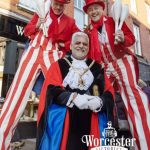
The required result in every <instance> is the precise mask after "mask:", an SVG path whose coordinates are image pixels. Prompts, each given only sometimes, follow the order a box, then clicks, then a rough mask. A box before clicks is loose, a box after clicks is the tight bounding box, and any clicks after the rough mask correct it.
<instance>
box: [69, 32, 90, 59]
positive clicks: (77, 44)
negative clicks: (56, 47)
mask: <svg viewBox="0 0 150 150" xmlns="http://www.w3.org/2000/svg"><path fill="white" fill-rule="evenodd" d="M71 50H72V56H73V57H74V58H75V59H78V60H83V59H84V58H86V56H87V54H88V52H89V39H88V37H87V36H85V35H76V36H75V37H74V39H73V41H72V43H71Z"/></svg>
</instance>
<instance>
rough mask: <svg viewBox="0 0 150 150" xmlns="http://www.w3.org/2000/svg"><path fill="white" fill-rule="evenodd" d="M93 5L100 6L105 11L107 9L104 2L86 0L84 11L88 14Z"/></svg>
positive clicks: (100, 0)
mask: <svg viewBox="0 0 150 150" xmlns="http://www.w3.org/2000/svg"><path fill="white" fill-rule="evenodd" d="M92 4H99V5H100V6H102V7H103V10H104V9H105V3H104V2H103V1H102V0H85V5H84V7H83V10H84V11H85V12H87V9H88V7H89V6H90V5H92Z"/></svg>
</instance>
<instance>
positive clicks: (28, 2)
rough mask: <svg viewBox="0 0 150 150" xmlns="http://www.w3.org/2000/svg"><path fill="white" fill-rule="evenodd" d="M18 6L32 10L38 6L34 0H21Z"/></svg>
mask: <svg viewBox="0 0 150 150" xmlns="http://www.w3.org/2000/svg"><path fill="white" fill-rule="evenodd" d="M18 6H19V7H21V8H23V9H26V10H28V11H31V12H34V10H35V8H36V4H35V2H34V0H19V4H18Z"/></svg>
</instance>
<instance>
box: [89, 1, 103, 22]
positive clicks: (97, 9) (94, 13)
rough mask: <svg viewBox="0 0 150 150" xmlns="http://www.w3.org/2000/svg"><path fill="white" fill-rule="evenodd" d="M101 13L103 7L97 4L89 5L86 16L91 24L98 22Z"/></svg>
mask: <svg viewBox="0 0 150 150" xmlns="http://www.w3.org/2000/svg"><path fill="white" fill-rule="evenodd" d="M103 13H104V10H103V7H102V6H100V5H99V4H93V5H90V6H89V7H88V9H87V14H88V16H89V17H90V19H91V20H92V21H93V22H98V21H99V20H100V18H101V16H102V15H103Z"/></svg>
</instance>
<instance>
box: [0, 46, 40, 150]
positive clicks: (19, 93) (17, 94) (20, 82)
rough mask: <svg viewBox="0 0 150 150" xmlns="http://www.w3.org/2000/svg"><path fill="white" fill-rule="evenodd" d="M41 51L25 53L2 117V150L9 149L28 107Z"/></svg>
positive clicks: (0, 124) (0, 147)
mask: <svg viewBox="0 0 150 150" xmlns="http://www.w3.org/2000/svg"><path fill="white" fill-rule="evenodd" d="M39 51H40V49H39V48H37V49H34V48H32V47H29V49H28V50H27V51H26V52H25V53H24V55H23V57H22V60H21V62H20V65H19V68H18V70H17V72H16V75H15V77H14V80H13V83H12V85H11V88H10V90H9V92H8V94H7V96H6V100H5V101H6V102H5V103H4V106H3V109H2V113H1V116H0V135H1V136H0V150H7V149H9V146H10V141H11V138H12V136H13V132H14V129H15V127H16V125H17V123H18V121H19V119H20V117H21V115H22V114H23V111H24V109H25V107H26V104H27V100H28V98H29V95H30V92H31V90H32V88H33V85H34V83H35V79H36V75H37V72H38V70H39V67H40V66H39V64H38V55H39Z"/></svg>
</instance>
